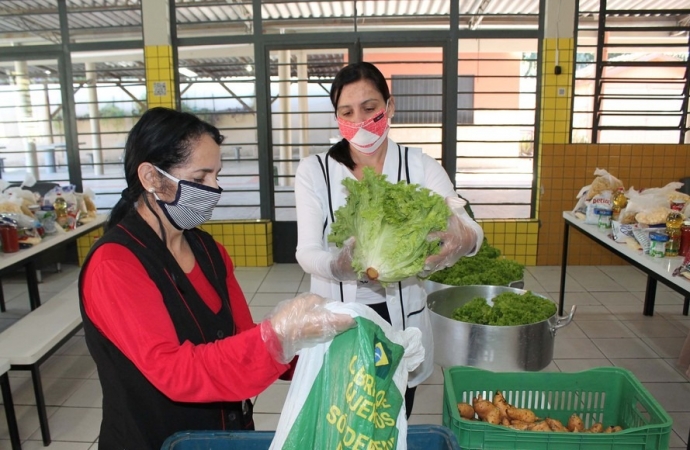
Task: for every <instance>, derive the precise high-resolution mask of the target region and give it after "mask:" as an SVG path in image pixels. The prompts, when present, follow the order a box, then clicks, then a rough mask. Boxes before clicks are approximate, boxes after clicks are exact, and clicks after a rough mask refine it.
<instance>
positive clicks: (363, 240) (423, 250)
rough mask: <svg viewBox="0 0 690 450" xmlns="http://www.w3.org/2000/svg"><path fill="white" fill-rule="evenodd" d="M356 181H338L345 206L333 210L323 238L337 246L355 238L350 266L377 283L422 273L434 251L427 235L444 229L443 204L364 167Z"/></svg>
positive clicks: (446, 213)
mask: <svg viewBox="0 0 690 450" xmlns="http://www.w3.org/2000/svg"><path fill="white" fill-rule="evenodd" d="M363 174H364V175H363V177H362V180H361V181H357V180H353V179H349V178H348V179H345V180H343V185H344V186H345V187H346V188H347V190H348V191H349V195H348V197H347V203H346V204H345V205H344V206H342V207H341V208H339V209H338V210H337V211H336V212H335V222H334V223H333V225H332V227H331V233H330V235H329V236H328V240H329V242H334V243H335V244H336V245H337V246H338V247H341V246H342V245H343V242H345V240H347V239H348V238H350V237H351V236H354V237H355V242H356V245H355V250H354V255H353V260H352V268H353V269H354V270H355V272H356V273H357V274H358V275H359V276H364V274H365V273H366V275H367V276H368V277H369V278H370V279H373V280H377V281H379V282H381V283H382V284H384V285H385V284H386V283H393V282H397V281H400V280H403V279H405V278H408V277H410V276H413V275H415V274H417V273H419V272H421V271H422V269H423V268H424V261H425V260H426V258H427V257H428V256H430V255H433V254H436V253H438V251H439V241H438V239H435V240H432V241H428V240H427V235H428V234H429V233H430V232H432V231H442V230H445V229H446V224H447V222H448V217H450V215H451V214H452V213H451V211H450V208H448V206H447V205H446V203H445V200H444V198H443V197H441V196H440V195H438V194H436V193H434V192H433V191H431V190H429V189H426V188H422V187H420V186H419V185H416V184H408V183H405V182H403V181H401V182H398V183H396V184H393V183H389V182H388V181H386V176H385V175H379V174H377V173H376V172H374V170H373V169H371V168H368V167H365V168H364V170H363Z"/></svg>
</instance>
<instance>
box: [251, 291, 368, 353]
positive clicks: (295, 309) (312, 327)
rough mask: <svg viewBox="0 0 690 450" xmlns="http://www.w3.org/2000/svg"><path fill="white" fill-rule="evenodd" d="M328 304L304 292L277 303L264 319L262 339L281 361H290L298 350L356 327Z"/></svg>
mask: <svg viewBox="0 0 690 450" xmlns="http://www.w3.org/2000/svg"><path fill="white" fill-rule="evenodd" d="M325 305H326V300H325V299H324V298H323V297H321V296H319V295H316V294H311V293H306V294H301V295H299V296H297V297H295V298H293V299H290V300H283V301H282V302H280V303H278V305H277V306H276V307H275V308H274V309H273V311H272V312H271V313H270V314H269V315H268V316H266V318H265V319H264V320H263V322H261V338H262V339H263V341H264V342H265V343H266V346H267V348H268V351H269V353H271V355H272V356H273V357H274V358H275V359H276V360H277V361H278V362H280V363H283V364H287V363H288V362H290V361H291V360H292V358H294V357H295V354H296V353H297V352H298V351H299V350H301V349H303V348H307V347H313V346H314V345H316V344H319V343H321V342H327V341H329V340H331V339H333V337H335V336H336V335H337V334H339V333H341V332H343V331H345V330H347V329H349V328H352V327H354V326H355V321H354V319H353V318H352V317H350V316H348V315H347V314H335V313H332V312H331V311H329V310H328V309H326V308H325Z"/></svg>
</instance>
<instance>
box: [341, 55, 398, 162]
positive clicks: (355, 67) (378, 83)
mask: <svg viewBox="0 0 690 450" xmlns="http://www.w3.org/2000/svg"><path fill="white" fill-rule="evenodd" d="M359 80H367V81H371V83H372V84H373V85H374V86H375V87H376V89H377V90H378V91H379V92H380V93H381V95H382V96H383V100H384V101H386V102H387V101H388V99H389V98H391V92H390V90H389V89H388V83H387V82H386V77H384V76H383V74H382V73H381V71H380V70H379V69H377V68H376V66H375V65H373V64H372V63H368V62H364V61H362V62H358V63H352V64H348V65H347V66H345V67H343V68H342V69H340V71H338V73H337V74H336V75H335V79H334V80H333V84H332V85H331V93H330V95H331V103H332V104H333V108H334V109H335V110H336V114H337V110H338V101H339V100H340V94H341V93H342V92H343V88H344V87H345V86H347V85H348V84H351V83H355V82H357V81H359ZM328 156H330V157H331V158H333V159H335V160H336V161H338V162H339V163H341V164H343V165H345V166H346V167H347V168H348V169H350V170H354V168H355V162H354V161H353V160H352V156H351V155H350V147H349V145H347V141H346V140H345V139H343V140H342V141H340V142H338V143H337V144H335V145H334V146H333V147H331V149H330V150H329V151H328Z"/></svg>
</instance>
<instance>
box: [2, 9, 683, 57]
mask: <svg viewBox="0 0 690 450" xmlns="http://www.w3.org/2000/svg"><path fill="white" fill-rule="evenodd" d="M141 1H142V0H67V7H68V18H69V26H70V30H71V34H72V37H73V38H75V39H77V40H84V41H86V40H93V39H112V37H108V36H109V35H112V33H117V34H118V38H129V39H132V38H134V39H140V38H141V23H142V17H141ZM544 1H560V0H544ZM176 4H177V7H178V8H177V18H176V20H177V21H178V23H179V24H180V29H181V30H184V29H185V27H191V28H193V29H198V28H199V27H203V30H206V31H207V32H208V33H209V34H216V33H222V32H223V30H229V29H230V28H231V27H233V26H234V27H239V28H234V30H235V31H234V32H235V33H237V32H238V31H237V30H238V29H239V32H243V31H242V30H243V29H246V31H244V32H251V17H252V3H251V0H177V1H176ZM355 4H356V8H357V12H356V14H357V17H358V18H360V19H361V22H362V23H363V24H367V23H373V24H384V23H386V22H385V21H386V20H391V21H392V20H395V21H396V22H395V23H396V24H397V25H404V24H409V23H412V22H410V20H413V21H414V24H415V25H420V24H425V23H434V21H437V22H438V21H440V22H439V23H447V22H448V15H449V14H450V1H449V0H358V1H357V2H354V1H352V0H347V1H329V0H323V1H319V0H311V1H288V0H263V3H262V6H261V15H262V18H263V19H264V21H265V23H266V26H267V27H280V26H283V27H287V28H289V27H290V26H291V25H293V24H297V23H299V25H300V27H304V26H307V27H313V28H314V29H318V28H324V27H328V26H330V25H332V24H336V23H351V22H352V19H353V17H354V16H355ZM607 5H608V8H609V9H618V10H640V9H647V10H650V11H649V12H647V13H645V14H642V15H644V16H647V17H655V18H664V17H666V18H668V19H670V20H679V19H680V17H677V16H674V15H669V14H667V13H665V12H662V11H661V10H672V9H685V10H690V0H663V1H660V0H608V3H607ZM598 8H599V0H581V1H580V11H582V15H583V16H592V15H593V12H594V13H596V11H598ZM654 11H659V13H655V12H654ZM538 13H539V0H463V1H461V2H460V15H461V16H462V19H461V21H462V22H465V21H466V22H467V23H468V26H469V25H470V24H471V23H472V22H474V26H477V27H479V28H481V27H483V26H490V25H491V23H492V20H496V21H499V20H500V21H501V23H505V24H507V25H508V26H510V25H509V24H510V22H506V18H509V17H521V18H522V20H528V21H529V20H531V21H534V22H535V23H536V21H537V15H538ZM624 15H625V14H624ZM631 15H635V14H631ZM473 17H474V18H475V20H472V18H473ZM477 18H481V20H476V19H477ZM367 19H369V22H367ZM58 38H59V20H58V14H57V0H2V1H0V46H1V45H3V41H5V42H6V41H7V40H8V39H12V40H14V41H15V42H21V41H22V40H27V41H28V40H31V39H33V40H34V41H37V40H38V41H41V40H42V41H44V42H45V41H48V42H57V40H58Z"/></svg>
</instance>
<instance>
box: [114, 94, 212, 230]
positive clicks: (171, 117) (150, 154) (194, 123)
mask: <svg viewBox="0 0 690 450" xmlns="http://www.w3.org/2000/svg"><path fill="white" fill-rule="evenodd" d="M204 135H209V136H211V137H212V138H213V140H214V141H215V142H216V143H217V144H218V145H220V144H221V143H222V142H223V139H224V137H223V136H222V135H221V134H220V131H218V128H216V127H214V126H213V125H211V124H209V123H206V122H204V121H203V120H201V119H199V118H198V117H196V116H195V115H193V114H189V113H184V112H178V111H175V110H174V109H169V108H161V107H157V108H151V109H149V110H148V111H146V112H145V113H144V114H143V115H142V116H141V118H140V119H139V121H138V122H137V123H136V125H134V127H133V128H132V129H131V130H130V132H129V135H128V136H127V143H126V144H125V155H124V164H125V180H126V181H127V188H125V189H124V190H123V191H122V198H121V199H120V201H118V202H117V204H116V205H115V206H114V207H113V209H112V211H111V212H110V217H109V218H108V223H107V225H106V229H109V228H112V227H114V226H115V225H117V224H118V223H119V222H120V221H121V220H122V219H123V218H124V217H125V216H126V215H127V213H129V212H130V211H131V210H132V209H133V208H134V202H136V201H137V200H138V199H139V198H140V197H141V199H143V201H144V202H145V203H146V205H147V206H148V207H149V209H151V205H150V204H149V203H148V200H147V198H146V196H143V197H142V194H143V193H144V187H143V186H142V185H141V181H140V180H139V172H138V170H139V166H140V165H141V164H142V163H145V162H148V163H151V164H153V165H154V166H156V167H158V168H160V169H161V170H164V171H166V172H169V171H170V170H169V169H171V168H173V167H177V166H180V165H183V164H184V163H186V162H187V160H188V159H189V156H190V154H191V151H192V148H193V146H194V144H195V143H196V142H197V141H198V140H199V139H200V138H201V137H202V136H204ZM159 220H160V219H159Z"/></svg>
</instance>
